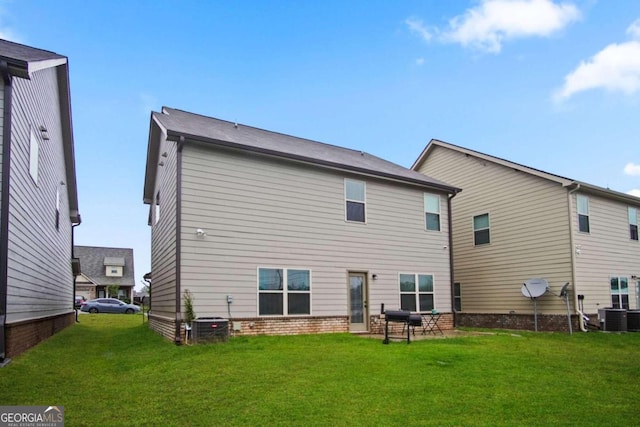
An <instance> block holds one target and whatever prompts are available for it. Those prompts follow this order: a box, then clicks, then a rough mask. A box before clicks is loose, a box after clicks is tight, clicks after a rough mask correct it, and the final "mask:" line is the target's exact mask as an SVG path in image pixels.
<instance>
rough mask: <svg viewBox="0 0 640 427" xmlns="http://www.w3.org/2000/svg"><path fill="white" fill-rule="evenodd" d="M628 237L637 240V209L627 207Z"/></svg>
mask: <svg viewBox="0 0 640 427" xmlns="http://www.w3.org/2000/svg"><path fill="white" fill-rule="evenodd" d="M629 238H630V239H631V240H638V209H637V208H629Z"/></svg>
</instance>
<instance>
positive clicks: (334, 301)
mask: <svg viewBox="0 0 640 427" xmlns="http://www.w3.org/2000/svg"><path fill="white" fill-rule="evenodd" d="M182 172H183V173H182V222H181V236H180V239H181V272H182V275H181V287H182V289H183V290H185V289H190V290H191V291H192V292H194V294H195V295H196V298H195V301H194V302H195V311H196V314H197V315H198V316H224V317H227V316H228V308H230V310H231V316H232V317H243V318H247V317H249V318H250V317H256V316H258V303H257V301H258V287H257V270H258V268H259V267H272V268H298V269H309V270H310V271H311V316H344V315H348V307H347V280H348V272H349V271H357V272H365V273H368V281H369V283H368V284H369V298H368V307H369V312H370V314H378V313H379V312H380V305H381V304H382V303H384V304H385V306H386V308H388V309H393V308H396V309H397V308H398V307H399V306H400V297H399V284H398V274H399V273H424V274H433V275H434V282H435V306H436V308H437V309H438V310H440V311H442V312H449V311H451V301H450V298H451V297H450V277H449V252H448V249H447V247H448V244H449V243H448V233H447V231H446V230H447V221H448V217H447V195H446V194H444V193H442V194H441V195H440V201H441V224H442V226H441V229H442V230H443V231H441V232H432V231H426V230H425V224H424V207H423V206H424V201H423V193H424V189H423V187H419V186H410V185H406V184H398V183H392V182H390V181H384V180H381V179H378V178H372V177H363V176H358V175H354V174H350V173H346V172H341V171H337V170H329V169H326V168H319V167H317V166H314V165H311V164H305V163H299V162H293V161H286V160H281V159H277V158H273V157H267V156H263V155H257V154H250V153H247V152H242V151H234V150H231V149H221V148H214V147H212V146H205V145H203V144H199V143H192V142H189V141H187V143H186V145H185V147H184V151H183V166H182ZM345 178H351V179H357V180H362V181H365V182H366V224H362V223H350V222H346V221H345V201H344V180H345ZM198 228H200V229H202V230H204V232H205V233H206V236H202V237H199V236H197V235H196V230H197V229H198ZM158 265H159V264H158ZM154 268H155V267H154ZM154 271H155V270H154ZM374 274H375V275H376V280H373V279H372V275H374ZM154 279H155V278H154ZM154 292H155V291H154ZM227 295H231V296H232V297H233V303H232V304H231V305H230V307H228V306H227V300H226V298H227ZM153 298H154V300H153V301H154V304H155V301H156V300H155V298H156V296H155V293H154V294H153Z"/></svg>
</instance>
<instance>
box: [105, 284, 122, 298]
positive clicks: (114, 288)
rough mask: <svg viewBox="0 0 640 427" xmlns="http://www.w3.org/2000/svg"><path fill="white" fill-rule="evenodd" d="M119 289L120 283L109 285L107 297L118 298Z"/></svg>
mask: <svg viewBox="0 0 640 427" xmlns="http://www.w3.org/2000/svg"><path fill="white" fill-rule="evenodd" d="M118 289H120V286H118V285H108V286H107V297H108V298H118Z"/></svg>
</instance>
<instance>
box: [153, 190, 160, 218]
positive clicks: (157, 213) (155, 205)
mask: <svg viewBox="0 0 640 427" xmlns="http://www.w3.org/2000/svg"><path fill="white" fill-rule="evenodd" d="M158 221H160V192H159V191H158V192H157V193H156V197H155V200H154V203H153V225H156V224H157V223H158Z"/></svg>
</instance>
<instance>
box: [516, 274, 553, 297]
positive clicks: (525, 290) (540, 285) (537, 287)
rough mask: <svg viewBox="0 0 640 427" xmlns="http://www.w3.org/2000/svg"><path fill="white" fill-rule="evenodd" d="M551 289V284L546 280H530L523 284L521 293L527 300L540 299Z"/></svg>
mask: <svg viewBox="0 0 640 427" xmlns="http://www.w3.org/2000/svg"><path fill="white" fill-rule="evenodd" d="M548 289H549V283H547V281H546V280H545V279H529V280H527V281H525V282H524V283H523V284H522V288H521V289H520V292H522V295H524V296H525V297H527V298H538V297H540V296H542V295H544V294H545V293H546V292H547V290H548Z"/></svg>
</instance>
